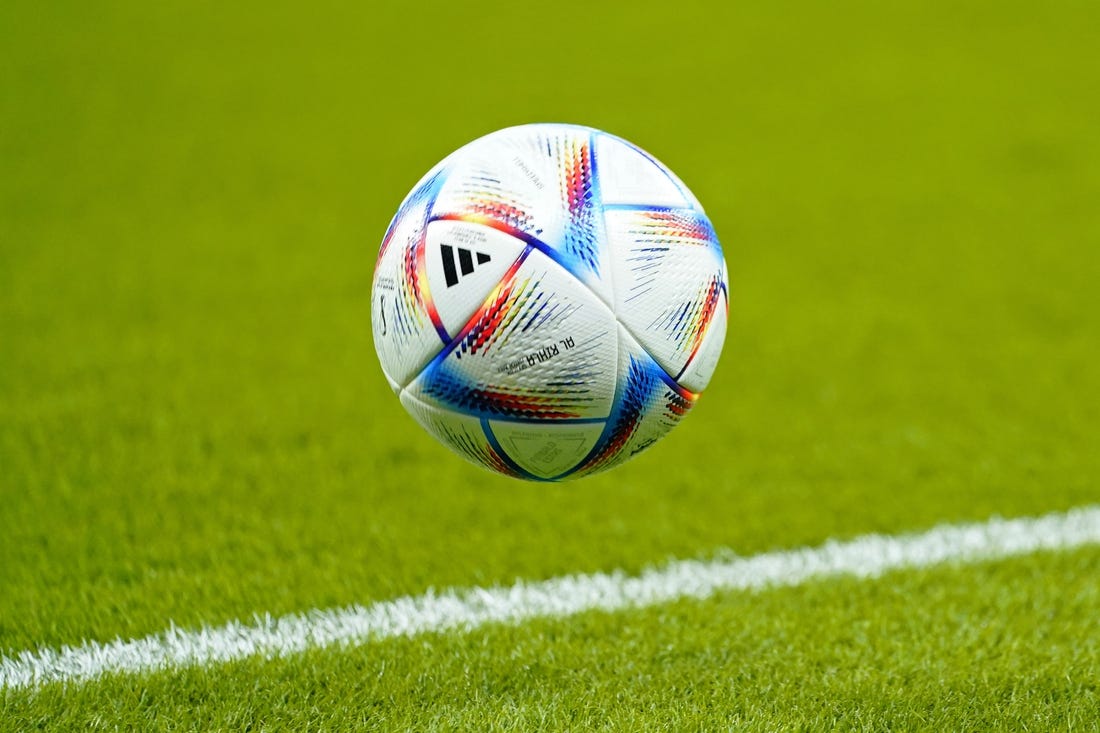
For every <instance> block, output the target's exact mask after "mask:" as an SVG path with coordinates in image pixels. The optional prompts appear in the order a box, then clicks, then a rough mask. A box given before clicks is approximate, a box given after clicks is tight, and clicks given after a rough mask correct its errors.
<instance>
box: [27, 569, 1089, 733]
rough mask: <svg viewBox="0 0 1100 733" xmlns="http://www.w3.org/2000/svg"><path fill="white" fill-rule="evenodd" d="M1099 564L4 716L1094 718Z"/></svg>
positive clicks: (109, 692)
mask: <svg viewBox="0 0 1100 733" xmlns="http://www.w3.org/2000/svg"><path fill="white" fill-rule="evenodd" d="M1098 564H1100V550H1098V549H1096V548H1090V549H1088V550H1079V551H1076V552H1074V553H1067V554H1065V555H1062V556H1050V555H1044V556H1035V557H1029V558H1024V559H1017V560H1011V561H1004V562H1001V563H997V564H988V565H984V566H977V567H974V566H966V567H959V568H949V569H938V570H935V571H932V572H908V573H896V574H893V575H890V576H887V577H886V578H883V579H880V580H877V581H873V582H867V581H860V580H841V581H829V582H825V583H812V584H809V585H807V586H803V587H799V588H788V589H782V590H773V591H768V592H764V593H760V594H748V595H746V594H736V595H728V596H724V597H718V598H715V599H712V600H708V601H705V602H681V603H676V604H670V605H667V606H663V607H659V608H652V609H647V610H644V611H637V612H630V613H628V614H610V615H609V614H602V613H589V614H585V615H582V616H580V617H578V618H573V619H569V620H568V621H537V622H531V623H527V624H524V625H522V626H519V627H495V628H487V629H483V630H479V631H476V632H473V633H470V634H466V635H455V634H451V635H429V636H425V637H419V638H416V639H404V640H396V641H390V642H386V643H381V644H377V645H371V646H369V647H365V648H358V649H354V650H349V651H333V650H326V651H317V652H311V653H309V654H305V655H302V656H301V657H297V658H294V659H292V660H280V661H273V662H271V661H269V662H265V661H260V660H249V661H247V662H241V663H235V664H232V665H229V666H227V667H225V668H222V669H215V670H210V669H192V670H187V671H184V672H178V673H161V674H156V675H151V676H150V677H148V678H143V679H138V680H135V679H134V678H131V677H113V678H109V679H106V680H103V681H102V682H100V683H98V684H97V685H95V686H94V687H92V688H82V689H76V690H71V689H70V690H65V689H63V688H62V687H61V686H59V685H50V686H48V687H46V688H44V689H43V690H41V691H40V692H39V693H38V695H37V696H36V697H34V698H32V699H29V700H20V701H18V702H17V703H16V704H14V705H12V706H11V709H10V711H9V715H11V716H12V719H13V720H15V721H16V723H17V724H19V725H20V726H24V727H26V728H32V727H34V726H38V725H45V726H59V727H72V728H74V729H84V728H86V727H87V726H88V724H89V723H91V724H95V723H96V722H97V718H99V719H102V718H101V716H104V715H106V716H109V719H110V721H111V723H112V724H117V725H119V726H121V727H123V728H127V727H132V728H134V729H140V730H159V729H163V730H170V729H172V728H173V727H177V726H178V727H185V728H191V727H193V728H195V729H198V730H212V729H218V730H220V729H231V730H244V729H253V730H267V729H271V730H274V729H282V728H286V729H291V730H302V729H305V728H307V727H309V728H313V729H330V730H347V729H349V728H353V727H369V728H376V729H381V730H424V729H429V728H440V729H445V730H487V729H492V730H523V729H534V730H547V729H551V730H567V729H601V730H637V729H668V730H726V729H730V728H736V729H738V730H742V729H744V730H774V729H777V728H781V729H814V730H836V729H843V730H857V729H862V730H881V729H883V728H884V727H887V726H890V727H893V728H897V729H910V728H912V729H921V730H989V729H994V728H1003V729H1009V730H1093V729H1095V726H1096V723H1097V721H1098V720H1100V681H1098V680H1097V679H1096V674H1095V670H1096V661H1097V659H1098V658H1100V638H1098V637H1097V634H1096V633H1095V629H1094V626H1095V617H1096V609H1097V608H1098V607H1100V587H1098V586H1097V584H1096V582H1095V578H1096V568H1097V566H1098ZM105 701H110V702H105Z"/></svg>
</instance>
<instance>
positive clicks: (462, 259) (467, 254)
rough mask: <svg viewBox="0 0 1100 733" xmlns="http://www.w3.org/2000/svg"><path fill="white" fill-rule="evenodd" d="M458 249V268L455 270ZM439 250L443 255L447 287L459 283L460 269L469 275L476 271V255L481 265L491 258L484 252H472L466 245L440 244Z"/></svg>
mask: <svg viewBox="0 0 1100 733" xmlns="http://www.w3.org/2000/svg"><path fill="white" fill-rule="evenodd" d="M456 249H457V250H458V270H455V250H456ZM439 252H440V254H442V255H443V277H444V279H446V281H447V287H451V286H452V285H457V284H458V278H459V274H458V271H459V270H460V271H461V272H462V274H463V275H469V274H470V273H471V272H473V271H474V255H477V264H479V265H484V264H485V263H486V262H488V261H489V259H490V258H489V255H487V254H485V253H484V252H471V251H470V250H468V249H466V248H464V247H451V245H449V244H441V245H439Z"/></svg>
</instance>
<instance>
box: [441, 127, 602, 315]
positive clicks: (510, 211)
mask: <svg viewBox="0 0 1100 733" xmlns="http://www.w3.org/2000/svg"><path fill="white" fill-rule="evenodd" d="M595 136H596V133H595V131H593V130H590V129H588V128H584V127H577V126H574V125H523V126H520V127H511V128H508V129H505V130H500V131H498V132H495V133H493V134H491V135H487V136H485V137H483V138H480V139H478V140H475V141H474V142H472V143H470V144H469V145H467V146H465V147H463V148H462V149H460V150H459V151H458V152H457V153H455V154H454V155H453V156H452V161H453V168H454V172H453V174H452V175H451V176H449V177H448V179H447V181H446V183H445V185H444V186H443V187H442V189H441V190H440V194H439V197H438V200H437V202H436V205H435V207H434V210H433V217H436V218H442V219H459V220H462V221H470V222H476V223H481V224H485V225H487V226H492V227H495V228H497V229H500V230H501V231H504V232H508V233H509V234H512V235H513V236H517V237H520V238H523V239H526V241H528V242H529V243H537V244H538V245H539V246H541V247H542V248H543V249H544V250H545V251H546V252H547V253H548V254H550V255H551V256H552V257H553V258H554V259H555V260H556V261H558V262H559V263H560V264H561V265H562V266H563V267H565V268H566V269H567V270H569V271H570V272H571V273H573V275H575V276H576V277H577V278H578V279H580V280H581V281H582V282H584V283H585V284H586V285H588V286H589V288H591V289H592V291H593V292H595V293H596V294H597V295H599V296H600V297H601V298H602V299H603V300H604V302H605V303H607V304H608V305H610V304H611V291H610V288H609V285H608V283H607V282H606V274H607V271H608V262H607V252H606V248H605V247H604V246H603V242H604V236H605V235H604V228H603V226H604V224H603V209H602V206H601V205H600V194H599V179H598V176H597V174H596V159H595V151H594V145H593V139H594V137H595Z"/></svg>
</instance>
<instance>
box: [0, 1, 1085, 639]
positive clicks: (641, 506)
mask: <svg viewBox="0 0 1100 733" xmlns="http://www.w3.org/2000/svg"><path fill="white" fill-rule="evenodd" d="M1098 8H1100V6H1097V5H1096V4H1095V3H1089V2H1072V1H1063V2H1057V3H1050V4H1044V5H1035V4H1033V3H1023V2H997V3H994V2H982V1H980V0H978V1H975V2H965V3H948V2H929V3H909V4H906V3H875V2H867V1H866V0H842V1H841V2H839V3H833V4H829V5H820V4H814V3H803V2H796V1H795V0H784V1H783V2H777V3H769V4H762V5H752V6H743V7H742V6H735V5H726V4H720V3H694V2H683V3H676V4H675V5H672V6H670V5H668V4H664V3H641V4H629V5H627V4H621V5H620V4H596V5H593V4H588V3H580V2H564V3H557V4H554V5H553V6H522V5H511V6H497V5H490V4H470V5H461V4H446V3H423V4H418V5H416V6H415V7H410V6H408V5H406V4H402V3H359V4H352V3H347V4H343V3H329V2H321V3H314V4H310V5H309V6H304V5H278V4H260V3H241V4H231V5H226V4H220V3H187V4H184V3H174V2H169V3H158V4H153V5H149V4H140V3H124V2H117V3H103V4H94V5H90V4H85V3H74V2H59V3H50V4H41V3H29V2H24V1H23V0H13V1H10V2H6V3H4V4H3V5H2V6H0V499H2V500H0V537H3V541H2V542H0V651H7V652H14V651H19V650H22V649H25V648H32V647H34V646H36V645H39V644H47V645H54V644H58V643H69V642H76V641H79V640H81V639H84V638H95V639H107V638H111V637H113V636H115V635H116V634H121V635H123V636H130V635H137V634H144V633H149V632H152V631H157V630H159V629H161V628H163V627H164V626H165V624H166V622H167V620H168V619H172V620H174V621H175V622H176V623H178V624H181V625H184V626H190V625H195V624H198V623H200V622H210V623H218V622H221V621H224V620H225V619H227V618H232V617H247V616H249V615H250V614H252V613H254V612H267V611H270V612H273V613H281V612H286V611H293V610H301V609H304V608H310V607H314V606H330V605H336V604H345V603H352V602H367V601H370V600H372V599H376V598H386V597H391V596H394V595H397V594H401V593H417V592H421V591H423V590H424V589H426V588H428V587H431V586H448V585H470V584H484V583H491V582H496V581H508V580H511V579H512V578H514V577H517V576H522V577H528V578H538V577H547V576H552V575H557V574H561V573H566V572H574V571H588V570H595V569H610V568H616V567H622V568H626V569H627V570H636V569H638V568H640V567H642V566H644V565H647V564H650V563H653V562H658V561H661V560H663V559H664V558H666V557H668V556H677V557H685V556H694V555H705V554H708V553H710V552H713V551H714V549H715V548H717V547H722V546H728V547H732V548H734V549H735V550H737V551H738V552H745V553H750V552H755V551H759V550H763V549H766V548H773V547H783V546H790V545H795V544H801V543H813V542H819V541H822V540H824V539H825V538H827V537H831V536H848V535H852V534H858V533H862V532H866V531H876V530H881V531H891V532H892V531H899V530H903V529H907V528H916V527H924V526H927V525H930V524H933V523H935V522H937V521H942V520H954V519H964V518H966V519H981V518H985V517H987V516H989V515H990V514H992V513H1002V514H1025V513H1026V514H1031V513H1039V512H1043V511H1048V510H1054V509H1060V508H1066V507H1069V506H1073V505H1076V504H1081V503H1085V502H1092V501H1096V500H1097V499H1098V497H1100V489H1098V487H1097V477H1098V475H1100V470H1098V469H1100V453H1098V452H1097V451H1096V450H1095V448H1096V435H1097V429H1098V428H1100V370H1098V369H1097V367H1096V364H1097V361H1098V357H1100V295H1098V290H1097V287H1096V284H1097V282H1098V281H1100V255H1098V252H1100V248H1098V245H1100V216H1098V213H1097V201H1098V200H1100V140H1098V137H1097V134H1096V131H1097V122H1098V120H1100V96H1098V95H1097V94H1096V90H1097V88H1098V86H1097V82H1100V70H1098V67H1097V63H1096V47H1097V46H1096V43H1097V40H1098V37H1097V31H1096V29H1097V27H1098V21H1100V9H1098ZM531 121H568V122H576V123H581V124H587V125H592V126H595V127H600V128H604V129H607V130H608V131H610V132H613V133H615V134H618V135H621V136H623V137H625V138H627V139H629V140H631V141H633V142H635V143H637V144H639V145H641V146H642V147H644V148H646V149H648V150H649V151H651V152H652V153H654V154H655V155H656V156H657V157H659V158H660V159H661V160H663V161H664V162H665V163H666V164H668V165H669V166H670V167H671V168H672V169H673V170H675V171H676V172H677V173H678V174H679V175H680V176H681V177H682V178H683V179H684V180H685V181H686V182H687V183H688V185H689V186H691V187H692V189H693V190H694V191H695V193H696V194H697V195H698V197H699V198H700V199H701V200H702V201H703V203H704V205H705V206H706V207H707V209H708V212H709V214H710V215H711V217H712V219H713V221H714V223H715V225H716V227H717V230H718V233H719V235H720V237H721V238H722V241H723V244H724V246H725V248H726V253H727V260H728V262H729V266H730V272H731V281H732V282H731V295H732V305H731V328H730V333H729V337H728V340H727V345H726V350H725V354H724V357H723V361H722V363H721V365H720V367H719V371H718V373H717V374H716V376H715V378H714V381H713V383H712V386H711V387H710V389H709V390H708V392H707V394H706V395H705V396H704V397H703V398H702V400H701V402H700V404H699V406H698V407H697V409H696V411H695V412H694V413H693V415H692V416H691V418H690V419H688V420H687V421H686V422H685V424H684V425H683V426H682V427H680V428H679V429H678V430H677V431H676V432H675V433H674V434H673V435H672V436H670V437H669V438H668V439H667V440H665V441H663V442H662V443H661V444H660V445H659V446H657V447H655V448H654V449H653V450H651V451H649V452H648V453H646V454H645V455H643V456H641V457H639V458H637V459H636V460H634V461H633V462H631V463H630V464H628V465H626V466H624V467H623V468H621V469H619V470H616V471H614V472H612V473H610V474H607V475H605V476H601V477H597V478H593V479H590V480H587V481H584V482H581V483H575V484H565V485H562V486H542V485H525V484H521V483H517V482H514V481H510V480H508V479H504V478H499V477H495V476H492V475H490V474H488V473H486V472H483V471H480V470H478V469H476V468H474V467H471V466H467V465H466V464H464V463H463V462H461V461H460V460H459V459H457V458H454V457H452V456H451V455H450V454H449V453H447V452H446V451H445V449H443V448H442V447H440V446H438V445H436V444H435V443H434V442H433V441H432V440H431V439H430V438H429V437H427V436H426V435H424V434H422V433H421V431H420V430H419V429H418V428H417V427H416V426H415V424H414V423H413V422H412V420H411V419H410V418H408V417H407V416H406V415H405V414H404V411H403V410H402V408H401V407H400V405H399V404H398V402H397V400H396V399H395V398H394V397H393V396H392V394H391V393H390V392H389V390H388V388H387V387H386V385H385V383H384V381H383V379H382V376H381V373H380V371H379V369H378V367H377V364H376V361H375V357H374V353H373V348H372V345H371V341H370V333H369V324H370V319H369V312H368V309H369V287H370V278H371V269H372V266H373V262H374V257H375V253H376V251H377V246H378V243H379V241H380V239H381V236H382V234H383V232H384V230H385V226H386V224H387V223H388V221H389V218H390V216H391V215H392V213H393V212H394V210H395V209H396V207H397V204H398V203H399V202H400V200H401V199H402V197H403V196H404V195H405V193H406V192H407V190H408V189H409V187H411V185H412V184H413V183H414V182H415V181H416V179H417V178H418V177H419V176H420V175H421V174H422V173H423V172H424V171H425V170H427V169H428V168H429V167H430V166H431V165H432V164H433V163H434V162H436V161H437V160H438V159H440V158H441V157H442V156H443V155H445V154H446V153H448V152H449V151H451V150H452V149H454V148H456V147H458V146H459V145H461V144H463V143H465V142H467V141H469V140H471V139H473V138H475V137H477V136H479V135H482V134H484V133H487V132H489V131H491V130H493V129H496V128H499V127H502V126H506V125H510V124H517V123H523V122H531Z"/></svg>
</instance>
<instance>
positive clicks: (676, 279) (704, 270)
mask: <svg viewBox="0 0 1100 733" xmlns="http://www.w3.org/2000/svg"><path fill="white" fill-rule="evenodd" d="M607 229H608V244H609V247H610V249H611V250H612V260H613V262H614V263H615V313H616V315H617V316H618V318H619V320H620V321H621V322H622V323H623V324H624V325H625V326H626V327H627V329H628V330H629V331H630V332H631V333H632V334H633V335H634V337H635V338H636V339H637V340H638V341H639V343H641V345H642V346H643V347H644V348H645V349H646V351H648V352H649V353H650V354H651V355H652V356H653V358H654V359H656V361H657V363H658V364H660V365H661V366H663V367H664V368H665V370H666V371H667V372H668V373H669V374H670V375H672V377H673V378H678V377H679V376H680V375H681V374H682V373H683V372H684V370H685V368H686V367H687V365H688V363H689V362H690V361H691V360H692V358H693V357H694V356H695V355H696V354H697V353H698V352H699V349H700V348H701V346H702V344H703V341H704V339H705V338H706V336H707V333H708V331H709V330H710V328H711V325H712V323H713V322H714V320H715V316H716V314H717V313H718V312H719V311H724V310H725V308H726V299H725V293H726V275H725V273H726V268H725V262H724V260H723V259H722V248H721V246H720V245H719V244H718V237H717V235H716V234H715V233H714V228H713V227H712V226H711V224H710V221H709V220H708V219H707V218H706V216H705V215H704V214H703V213H701V212H698V211H694V210H691V209H652V210H647V209H639V210H629V211H625V210H615V211H608V212H607ZM717 346H718V349H719V351H720V350H721V343H718V344H717Z"/></svg>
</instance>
